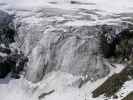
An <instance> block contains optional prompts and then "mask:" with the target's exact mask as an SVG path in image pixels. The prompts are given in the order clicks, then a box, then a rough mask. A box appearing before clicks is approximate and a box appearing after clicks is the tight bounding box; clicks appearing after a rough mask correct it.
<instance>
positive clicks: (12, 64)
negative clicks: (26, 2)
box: [0, 11, 28, 78]
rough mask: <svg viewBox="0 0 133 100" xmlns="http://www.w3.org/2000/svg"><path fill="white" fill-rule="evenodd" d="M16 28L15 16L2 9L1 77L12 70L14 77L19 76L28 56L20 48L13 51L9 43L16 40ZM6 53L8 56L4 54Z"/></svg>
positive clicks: (0, 22) (0, 28)
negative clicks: (14, 24)
mask: <svg viewBox="0 0 133 100" xmlns="http://www.w3.org/2000/svg"><path fill="white" fill-rule="evenodd" d="M15 33H16V32H15V28H14V26H13V16H12V15H9V14H8V13H6V12H3V11H0V45H3V46H0V53H1V54H2V55H0V78H4V77H6V76H7V74H8V73H10V72H11V74H12V77H14V78H19V73H20V72H21V71H22V70H23V68H24V66H25V63H26V62H28V58H27V57H26V56H24V54H23V53H22V52H20V53H19V52H18V51H19V50H16V51H17V52H15V51H12V50H11V49H10V47H9V45H10V44H11V43H13V42H15V39H14V37H15ZM3 54H4V55H6V56H3Z"/></svg>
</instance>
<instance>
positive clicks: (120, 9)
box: [0, 0, 133, 100]
mask: <svg viewBox="0 0 133 100" xmlns="http://www.w3.org/2000/svg"><path fill="white" fill-rule="evenodd" d="M70 1H71V0H0V9H3V10H6V11H13V12H15V13H19V14H18V15H21V16H22V14H23V15H24V16H25V15H26V13H24V10H29V11H28V12H27V14H31V17H28V18H26V19H24V20H23V21H26V22H27V23H31V22H32V23H31V24H39V23H40V22H41V21H42V19H40V18H38V17H36V16H32V11H33V10H36V9H42V8H48V7H49V8H50V7H52V8H60V9H68V10H78V9H79V8H83V9H88V10H94V9H96V10H98V11H97V13H98V14H100V15H101V16H102V17H105V16H107V15H114V14H119V13H128V12H129V13H130V12H131V13H132V12H133V0H84V1H83V0H74V1H79V2H85V3H92V4H88V5H87V4H82V5H79V4H70ZM50 2H57V3H55V4H54V3H50ZM90 15H91V16H92V17H93V18H94V19H95V20H94V21H89V20H88V21H82V20H75V21H71V22H68V23H65V25H69V26H70V25H74V26H75V25H76V26H80V25H81V26H82V25H95V24H105V23H107V22H110V24H112V23H113V24H114V23H115V22H117V21H120V20H121V18H116V19H111V18H110V19H104V20H103V19H99V17H98V16H96V15H92V14H90ZM31 20H32V21H31ZM112 21H113V22H112ZM111 22H112V23H111ZM123 68H124V67H123V66H121V65H118V66H117V67H116V68H112V69H111V70H112V72H111V73H110V75H112V74H114V73H119V72H120V71H121V70H122V69H123ZM110 75H109V76H110ZM107 78H108V76H107V77H105V78H103V79H100V80H98V81H96V82H93V83H92V82H88V83H87V84H85V85H84V86H83V87H82V88H81V89H78V88H77V86H78V85H79V82H80V78H79V77H75V76H72V75H71V74H68V73H61V72H53V73H50V75H48V76H47V77H46V78H45V79H44V80H43V81H41V82H40V83H37V84H31V83H30V82H27V81H25V80H24V79H20V80H10V79H7V80H0V100H38V98H37V96H38V95H40V94H41V93H43V92H48V91H50V90H52V89H54V90H55V92H54V93H53V94H51V95H49V96H46V98H45V100H103V98H104V97H103V96H101V97H99V98H97V99H93V98H92V97H91V92H92V91H93V90H94V89H95V88H96V87H98V86H99V85H100V84H102V83H103V82H104V81H105V80H106V79H107ZM132 84H133V81H129V82H126V83H125V85H124V87H123V89H122V90H121V91H120V92H119V93H118V94H121V93H125V94H124V95H127V93H129V92H130V91H133V86H132ZM125 91H126V92H125ZM42 100H43V99H42Z"/></svg>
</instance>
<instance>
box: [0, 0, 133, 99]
mask: <svg viewBox="0 0 133 100" xmlns="http://www.w3.org/2000/svg"><path fill="white" fill-rule="evenodd" d="M11 1H12V0H9V1H8V2H10V3H11V4H9V3H7V2H4V4H2V3H1V2H0V4H1V5H2V6H1V9H4V10H5V11H7V12H9V13H12V12H13V13H14V14H13V15H14V16H13V17H10V15H8V14H7V13H4V12H2V11H1V12H0V15H2V16H0V29H2V31H0V34H1V36H0V38H1V44H4V46H5V47H6V49H7V48H8V49H9V51H10V50H12V47H13V48H15V49H17V50H18V51H21V52H22V56H20V54H19V53H17V55H18V56H19V57H18V58H16V59H18V60H15V61H16V62H15V65H17V62H21V58H22V59H23V58H25V57H26V58H27V57H28V59H27V60H26V62H27V61H28V63H27V64H23V67H24V66H25V67H24V69H23V71H24V72H25V73H24V75H21V76H22V77H21V78H20V79H18V80H13V81H11V82H9V83H8V84H9V85H8V84H7V83H6V84H7V88H3V87H2V90H3V92H5V93H9V92H8V90H11V91H12V94H11V97H13V95H15V94H16V91H17V92H19V93H18V94H19V95H17V96H16V95H15V96H16V98H18V100H21V99H22V100H31V99H32V100H45V99H46V100H51V99H52V100H55V99H56V100H57V99H63V100H65V99H67V100H68V99H70V100H85V99H87V100H93V99H94V100H103V97H102V98H98V99H97V98H92V97H91V92H92V93H94V94H93V95H96V96H94V97H97V95H98V96H100V95H103V94H109V93H108V92H107V93H106V91H108V89H107V90H106V89H103V88H104V86H103V85H101V84H102V83H103V82H104V81H105V80H106V79H107V78H108V77H109V78H111V79H109V82H108V80H107V81H105V84H106V83H110V82H112V79H113V81H115V80H117V79H120V80H122V84H121V87H122V85H123V84H124V83H125V82H126V81H131V78H132V76H131V77H130V78H128V74H130V73H128V68H127V69H126V68H125V69H126V72H125V70H124V68H123V67H121V66H120V67H118V68H117V66H115V64H114V63H120V64H123V63H126V64H131V66H132V57H133V56H132V53H133V51H132V47H133V42H132V41H133V40H132V37H133V35H132V34H133V25H132V13H131V12H130V10H129V9H128V7H127V8H125V10H123V8H122V7H121V6H119V7H120V9H114V10H112V11H110V10H111V9H109V10H105V8H104V7H101V5H102V2H98V1H97V0H94V2H82V1H68V0H66V1H65V0H61V1H60V0H56V1H54V2H53V1H47V0H44V1H45V3H44V2H43V1H40V2H38V3H37V4H35V2H33V1H32V0H31V2H30V3H27V4H26V2H24V1H23V2H18V1H16V3H15V2H11ZM29 1H30V0H29ZM103 2H105V1H104V0H103ZM108 2H109V1H108ZM123 2H124V3H125V1H124V0H123ZM123 2H122V4H123ZM130 2H131V1H130ZM41 3H42V5H41ZM96 3H97V4H96ZM105 3H106V4H108V5H109V3H107V2H105ZM9 5H10V6H11V7H9ZM44 5H45V6H44ZM59 5H63V6H64V7H66V6H68V8H67V7H66V8H63V7H62V6H59ZM96 5H98V6H100V7H99V8H97V7H96ZM126 5H127V4H126ZM6 6H8V8H6ZM109 6H110V7H111V8H112V9H113V5H109ZM115 6H117V4H116V5H115ZM32 7H33V8H32ZM61 7H62V8H61ZM91 7H94V8H93V9H92V8H91ZM114 8H115V7H114ZM129 8H130V6H129ZM121 9H122V10H121ZM116 11H118V12H117V13H116ZM124 11H129V12H124ZM114 12H115V13H114ZM5 16H6V17H5ZM10 22H11V24H9V23H10ZM1 23H2V24H1ZM3 24H4V25H3ZM6 25H7V26H8V27H5V26H6ZM3 27H4V28H6V29H8V30H6V31H5V30H4V29H3ZM9 33H10V34H9ZM3 37H4V39H3ZM2 49H3V47H2ZM0 50H1V49H0ZM0 52H1V51H0ZM6 54H7V53H6ZM11 55H12V51H11ZM6 57H7V58H8V57H9V58H10V57H11V58H10V59H13V58H12V57H14V56H10V55H8V54H7V56H6ZM19 59H20V60H19ZM23 60H24V59H23ZM2 64H3V62H2ZM0 67H1V66H0ZM120 69H121V70H122V69H123V70H122V72H120V75H119V74H118V75H116V74H114V73H117V70H119V71H120ZM129 69H131V73H132V68H129ZM9 72H10V71H9ZM9 72H8V73H9ZM129 72H130V71H129ZM17 73H18V74H20V73H19V72H17ZM121 73H122V74H123V73H126V74H125V75H124V76H123V77H124V78H125V77H126V80H123V78H121V77H120V76H121ZM113 74H114V76H113ZM111 75H112V77H113V78H112V77H110V76H111ZM115 75H116V77H115ZM10 80H11V79H10ZM2 81H3V80H2ZM118 82H119V81H118ZM120 83H121V81H120ZM15 85H16V86H15ZM100 85H101V87H99V88H100V89H102V90H103V91H104V92H102V91H100V92H99V88H98V89H96V88H97V87H98V86H100ZM10 86H11V87H12V86H13V87H15V89H12V88H11V87H10ZM110 86H113V84H112V85H110ZM106 87H109V86H108V84H107V85H106ZM121 87H119V89H120V88H121ZM0 88H1V85H0ZM110 88H111V87H109V90H110ZM94 89H96V90H95V91H96V92H95V91H94ZM119 89H118V90H119ZM4 90H6V91H4ZM114 90H115V89H114ZM118 90H117V92H118ZM93 91H94V92H93ZM97 91H98V92H97ZM110 91H111V93H112V91H113V89H112V90H110ZM110 91H109V92H110ZM101 92H102V93H101ZM113 92H114V91H113ZM115 92H116V91H115ZM112 94H113V95H114V94H115V93H112ZM112 94H111V96H113V95H112ZM23 95H24V96H25V98H23ZM0 97H5V94H4V93H2V94H1V93H0ZM21 97H22V98H21ZM8 99H9V98H8V97H7V98H5V99H4V100H8Z"/></svg>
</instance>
